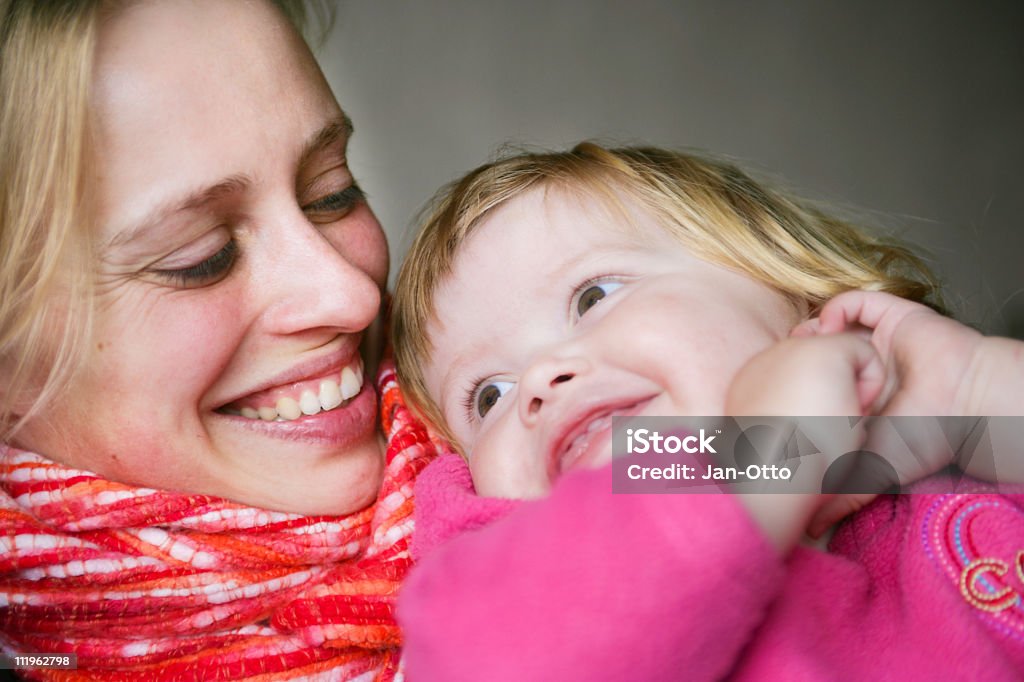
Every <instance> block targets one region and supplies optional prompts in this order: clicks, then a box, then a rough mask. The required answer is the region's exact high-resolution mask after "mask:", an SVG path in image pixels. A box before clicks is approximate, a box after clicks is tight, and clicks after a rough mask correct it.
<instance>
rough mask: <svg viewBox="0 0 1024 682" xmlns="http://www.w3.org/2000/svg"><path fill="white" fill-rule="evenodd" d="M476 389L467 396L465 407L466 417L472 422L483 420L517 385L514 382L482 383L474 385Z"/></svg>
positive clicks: (495, 381) (494, 381) (492, 381)
mask: <svg viewBox="0 0 1024 682" xmlns="http://www.w3.org/2000/svg"><path fill="white" fill-rule="evenodd" d="M474 385H475V388H474V389H473V390H471V391H470V392H469V393H468V394H467V395H466V400H465V401H464V404H463V407H464V408H465V410H466V417H467V418H468V419H469V420H470V421H475V420H477V419H483V418H484V417H486V416H487V413H488V412H490V411H491V408H493V407H494V406H495V405H497V404H498V401H499V400H501V398H502V397H503V396H504V395H505V394H506V393H508V392H509V391H511V390H512V387H513V386H515V385H516V382H514V381H500V380H491V381H480V382H477V383H475V384H474Z"/></svg>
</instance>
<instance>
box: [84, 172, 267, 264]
mask: <svg viewBox="0 0 1024 682" xmlns="http://www.w3.org/2000/svg"><path fill="white" fill-rule="evenodd" d="M251 184H252V179H251V178H249V176H247V175H244V174H238V175H232V176H230V177H228V178H227V179H225V180H222V181H221V182H218V183H216V184H214V185H209V186H207V187H200V188H198V189H195V190H192V191H190V192H187V193H186V194H184V195H183V196H181V197H178V198H176V199H171V200H169V201H166V202H164V203H162V204H160V205H159V206H157V207H156V208H154V209H153V210H151V211H150V212H149V213H148V214H146V217H145V218H143V219H142V220H140V221H139V222H137V223H136V224H135V225H134V226H132V227H128V228H126V229H124V230H121V231H119V232H117V233H116V234H114V236H112V237H111V238H110V239H109V240H108V241H107V242H106V243H105V244H104V247H105V248H108V249H109V248H113V247H117V246H120V245H122V244H126V243H129V242H131V241H133V240H135V239H136V238H137V237H139V236H141V235H143V234H145V233H146V232H148V231H149V230H151V229H152V228H154V227H156V226H157V225H159V224H160V223H162V222H163V221H165V220H167V219H168V218H169V217H171V216H173V215H175V214H176V213H181V212H184V211H192V210H195V209H197V208H202V207H203V206H205V205H207V204H209V203H211V202H213V201H216V200H217V199H219V198H221V197H223V196H225V195H227V194H233V193H236V192H239V191H241V190H244V189H245V188H247V187H249V186H250V185H251Z"/></svg>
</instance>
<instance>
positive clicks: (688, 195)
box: [392, 142, 941, 439]
mask: <svg viewBox="0 0 1024 682" xmlns="http://www.w3.org/2000/svg"><path fill="white" fill-rule="evenodd" d="M537 187H553V188H557V189H560V190H563V191H568V192H571V193H573V194H576V195H581V196H584V197H594V198H598V199H601V200H602V201H603V202H604V203H605V205H608V206H610V207H614V208H615V209H616V210H618V211H621V212H624V213H625V209H624V206H623V204H622V199H623V198H628V199H629V200H631V201H633V202H634V203H635V204H636V205H637V206H639V207H641V208H642V209H645V210H646V211H649V212H650V213H651V214H652V215H653V216H654V217H655V218H657V219H658V221H659V223H660V224H661V225H663V226H664V227H665V229H667V230H669V231H670V232H671V233H672V234H673V235H674V236H675V237H676V238H677V239H679V241H680V242H681V243H682V244H683V245H684V246H685V247H686V248H687V249H688V250H689V251H690V252H692V253H693V254H694V255H696V256H698V257H700V258H702V259H704V260H707V261H709V262H712V263H716V264H719V265H722V266H725V267H728V268H731V269H733V270H736V271H738V272H741V273H743V274H746V275H748V276H750V277H752V278H754V279H756V280H758V281H760V282H763V283H765V284H768V285H770V286H772V287H774V288H776V289H777V290H779V291H781V292H782V293H783V294H785V295H786V296H787V297H789V298H790V299H791V300H792V301H793V302H794V303H796V304H802V305H805V306H807V308H808V309H809V311H810V312H812V313H813V312H815V311H816V310H817V309H818V308H820V306H821V305H822V304H823V303H824V302H825V301H827V300H828V299H830V298H832V297H833V296H835V295H837V294H839V293H841V292H843V291H847V290H849V289H869V290H875V291H885V292H888V293H892V294H895V295H897V296H902V297H904V298H908V299H911V300H914V301H920V302H923V303H926V304H928V305H930V306H932V307H933V308H936V309H941V301H940V299H939V290H938V285H937V283H936V280H935V279H934V277H933V276H932V274H931V272H930V271H929V270H928V268H927V266H926V265H925V264H924V263H923V262H922V261H921V260H920V259H919V258H918V257H916V256H915V255H913V254H912V253H911V252H910V251H909V250H908V249H907V248H906V247H904V246H901V245H899V244H897V243H895V242H893V241H889V240H883V239H880V238H875V237H871V236H869V235H868V234H867V233H866V232H864V231H863V230H862V229H859V228H857V227H854V226H852V225H850V224H848V223H846V222H843V221H842V220H838V219H836V218H834V217H832V216H829V215H827V214H825V213H823V212H822V211H820V210H818V209H816V208H814V207H812V206H810V205H809V204H808V203H806V202H801V201H799V200H797V199H795V198H793V197H790V196H788V195H786V194H784V193H782V192H779V191H776V190H772V189H769V188H768V187H766V186H765V185H763V184H762V183H759V182H756V181H754V180H753V179H751V177H750V176H748V175H747V174H746V173H744V172H743V171H741V170H740V169H739V168H737V167H736V166H734V165H732V164H730V163H725V162H722V161H718V160H713V159H709V158H703V157H700V156H697V155H693V154H687V153H681V152H674V151H668V150H664V149H657V148H653V147H625V148H619V149H609V148H605V147H602V146H600V145H597V144H594V143H592V142H584V143H582V144H580V145H578V146H576V147H575V148H574V149H572V150H570V151H567V152H556V153H540V154H536V153H526V154H518V155H515V156H511V157H508V158H504V159H500V160H498V161H495V162H493V163H489V164H486V165H483V166H480V167H479V168H477V169H476V170H474V171H472V172H470V173H469V174H468V175H466V176H465V177H463V178H462V179H461V180H458V181H456V182H454V183H452V184H450V185H448V186H447V187H445V188H443V189H442V190H441V192H440V193H439V194H438V195H437V197H435V200H434V202H433V208H432V210H431V211H430V212H429V214H428V217H427V219H426V221H425V223H424V225H423V228H422V230H421V231H420V233H419V234H418V235H417V237H416V239H415V241H414V242H413V245H412V247H411V249H410V251H409V253H408V254H407V255H406V258H405V262H404V264H403V265H402V268H401V271H400V272H399V275H398V284H397V287H396V290H395V297H394V317H393V319H392V324H393V338H394V348H395V360H396V364H397V366H398V374H399V379H400V381H401V383H402V387H403V389H404V391H405V394H406V398H407V400H408V402H409V403H410V405H412V406H413V407H414V409H415V410H416V411H417V412H418V413H419V414H420V415H421V416H422V417H423V418H424V419H425V420H426V421H428V422H429V423H431V424H432V425H433V426H434V427H435V428H436V429H438V431H439V432H441V433H442V434H443V435H445V436H446V437H449V439H450V436H451V434H450V432H449V431H448V429H447V427H446V425H445V422H444V419H443V417H442V415H441V412H440V409H439V408H438V406H437V405H436V403H435V402H434V401H433V400H431V398H430V396H429V394H428V392H427V390H426V386H425V384H424V379H423V374H422V372H421V371H420V367H421V365H422V363H423V362H424V361H425V360H426V359H427V358H429V357H430V354H431V353H432V351H433V347H432V345H431V341H430V338H429V334H428V333H427V327H428V325H429V324H430V322H431V321H432V320H434V319H435V312H434V297H435V295H436V292H437V288H438V286H439V284H440V283H441V282H442V281H443V280H444V279H445V277H447V276H448V275H449V274H450V273H451V271H452V267H453V264H454V261H455V258H456V255H457V254H458V252H459V249H460V247H461V245H462V244H463V243H464V242H465V241H466V239H468V238H469V237H470V236H471V235H472V234H473V232H474V231H475V229H476V228H477V226H479V225H480V223H481V221H482V220H483V219H484V218H485V217H486V216H487V215H488V213H489V212H490V211H492V210H494V209H495V208H497V207H498V206H501V205H502V204H504V203H505V202H507V201H509V200H510V199H512V198H514V197H517V196H519V195H521V194H523V193H525V192H527V191H529V190H531V189H533V188H537Z"/></svg>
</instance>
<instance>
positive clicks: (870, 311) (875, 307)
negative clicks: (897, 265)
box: [818, 290, 927, 334]
mask: <svg viewBox="0 0 1024 682" xmlns="http://www.w3.org/2000/svg"><path fill="white" fill-rule="evenodd" d="M922 310H927V308H925V307H924V306H922V305H921V304H920V303H914V302H913V301H909V300H907V299H905V298H900V297H899V296H894V295H892V294H886V293H884V292H881V291H860V290H856V291H846V292H843V293H841V294H839V295H838V296H836V297H835V298H833V299H831V300H830V301H829V302H828V303H826V304H825V305H824V307H823V308H822V309H821V313H820V315H819V316H818V318H819V319H820V320H821V330H822V333H825V334H835V333H837V332H841V331H844V330H846V329H847V328H848V327H849V326H851V325H860V326H863V327H867V328H868V329H876V328H877V327H878V326H879V324H881V323H882V320H883V319H884V318H887V317H888V318H890V321H891V322H892V323H895V322H896V321H898V320H899V319H902V318H903V317H904V316H905V315H907V314H909V313H912V312H915V311H922Z"/></svg>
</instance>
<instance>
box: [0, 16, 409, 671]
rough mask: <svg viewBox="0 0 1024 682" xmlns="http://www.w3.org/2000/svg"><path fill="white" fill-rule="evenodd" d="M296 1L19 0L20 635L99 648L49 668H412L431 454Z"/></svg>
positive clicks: (3, 565) (14, 207)
mask: <svg viewBox="0 0 1024 682" xmlns="http://www.w3.org/2000/svg"><path fill="white" fill-rule="evenodd" d="M295 9H296V8H294V7H291V8H289V7H287V6H286V3H283V2H282V3H271V2H266V1H263V0H259V1H255V2H237V1H235V0H203V1H201V2H200V1H198V0H196V1H188V0H186V1H182V0H152V1H147V2H115V1H111V2H94V1H92V0H80V1H71V0H69V1H66V2H53V3H49V2H46V3H43V2H34V1H31V0H9V1H7V2H3V3H2V4H0V22H2V24H0V150H2V151H0V154H2V156H0V377H2V381H0V427H2V443H3V445H0V648H2V651H3V653H5V654H7V655H10V656H16V655H17V656H20V655H24V654H28V653H35V652H43V653H61V654H71V653H73V654H76V655H77V662H75V661H69V660H67V659H60V660H58V661H56V662H55V663H54V662H51V663H49V664H40V663H38V660H36V659H33V661H35V662H34V663H31V664H29V663H25V659H18V660H21V661H22V663H24V665H21V667H22V668H26V674H30V675H34V676H37V677H47V676H58V675H61V679H77V677H76V675H78V676H80V677H83V678H84V677H86V676H89V679H105V676H108V675H109V676H111V677H116V678H117V679H124V677H125V676H129V677H136V678H138V679H156V678H157V677H158V676H161V675H164V676H166V679H182V678H184V677H189V678H190V679H192V678H196V679H207V678H209V677H211V676H212V675H213V674H214V672H213V671H216V674H217V676H218V679H245V678H248V677H250V676H257V675H263V676H270V677H272V678H273V679H288V678H292V677H302V678H303V679H306V678H310V679H315V678H320V677H322V678H324V679H328V678H329V679H342V678H348V677H356V676H372V675H375V674H376V675H380V676H383V677H390V676H392V675H394V674H395V672H396V669H397V660H398V658H397V650H398V649H397V647H398V644H399V636H398V633H397V629H396V628H395V626H394V621H393V619H392V617H391V602H392V597H393V594H394V591H395V589H396V586H397V583H398V581H399V580H400V579H401V577H402V575H403V573H404V570H405V567H406V565H407V563H408V558H407V552H406V551H405V546H406V543H407V542H408V531H409V524H408V523H407V519H406V517H407V515H408V510H409V507H410V502H409V485H408V482H409V479H410V477H411V476H412V475H413V474H414V473H415V471H416V469H417V468H418V467H419V466H420V465H421V462H422V458H423V457H425V456H426V455H427V454H429V452H428V449H427V448H424V447H423V446H422V444H421V443H420V441H421V439H420V438H419V436H418V435H417V434H418V432H416V431H415V430H414V431H412V432H410V431H409V429H410V428H412V426H411V425H410V424H411V423H410V422H409V420H408V418H407V416H406V413H405V411H404V408H403V407H402V405H401V401H400V399H399V398H398V396H397V394H391V395H390V396H389V399H388V400H387V402H386V404H387V406H388V410H387V413H386V414H385V415H384V417H385V426H386V427H388V429H389V430H390V432H391V433H392V434H393V435H394V434H396V433H397V434H398V435H399V436H401V438H400V440H399V444H396V445H395V446H394V447H393V448H392V449H391V450H389V456H388V458H387V461H386V458H385V445H384V440H383V438H382V436H381V435H380V431H379V430H378V428H377V412H378V410H377V393H376V391H375V390H374V381H373V379H374V376H373V374H372V373H371V372H372V369H371V368H370V367H368V366H367V365H366V364H365V363H364V361H363V356H361V354H360V346H361V343H362V342H364V341H365V340H366V339H365V336H366V333H367V329H368V328H369V327H370V325H371V323H372V322H373V321H374V319H375V318H376V317H377V314H378V308H379V306H380V300H381V290H382V287H383V286H384V282H385V279H386V276H387V269H388V254H387V245H386V242H385V239H384V234H383V232H382V230H381V228H380V225H379V224H378V222H377V220H376V218H375V217H374V214H373V212H372V211H371V209H370V207H369V206H368V205H367V203H366V201H365V199H364V198H363V195H362V193H361V192H360V190H359V187H358V185H357V184H356V182H355V179H354V177H353V174H352V170H351V169H350V168H349V166H348V163H347V160H346V143H347V141H348V139H349V137H350V135H351V134H352V124H351V122H350V121H349V119H348V118H347V117H346V115H345V114H344V112H343V111H342V109H341V108H339V106H338V104H337V102H336V101H335V99H334V97H333V95H332V94H331V92H330V90H329V88H328V86H327V84H326V82H325V81H324V78H323V76H322V74H321V73H320V70H319V68H318V67H317V65H316V63H315V61H314V59H313V58H312V56H311V54H310V52H309V50H308V48H307V47H306V45H305V43H304V42H303V40H302V38H301V37H300V35H299V34H298V33H297V32H296V30H295V29H294V28H293V25H292V23H291V22H290V21H289V14H288V12H287V11H285V10H291V11H292V14H293V15H294V13H295V12H294V10H295ZM390 376H391V375H390V374H389V373H387V372H385V373H384V374H383V381H384V383H383V384H382V387H383V388H384V389H385V390H387V389H388V388H389V386H390V387H391V388H393V382H391V384H390V385H389V384H387V381H388V379H389V377H390ZM382 483H383V486H384V487H383V493H382V492H381V491H382ZM378 495H383V496H386V501H382V502H381V503H380V504H377V505H375V504H374V501H375V500H376V499H377V498H378ZM383 499H384V498H383V497H382V500H383ZM16 662H17V661H16ZM75 665H77V669H78V671H79V672H78V673H77V674H76V673H74V672H68V671H65V670H56V669H55V668H54V667H53V666H58V667H60V666H63V667H74V666H75ZM40 666H42V667H40ZM27 669H31V670H27ZM360 679H362V677H361V678H360Z"/></svg>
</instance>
